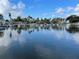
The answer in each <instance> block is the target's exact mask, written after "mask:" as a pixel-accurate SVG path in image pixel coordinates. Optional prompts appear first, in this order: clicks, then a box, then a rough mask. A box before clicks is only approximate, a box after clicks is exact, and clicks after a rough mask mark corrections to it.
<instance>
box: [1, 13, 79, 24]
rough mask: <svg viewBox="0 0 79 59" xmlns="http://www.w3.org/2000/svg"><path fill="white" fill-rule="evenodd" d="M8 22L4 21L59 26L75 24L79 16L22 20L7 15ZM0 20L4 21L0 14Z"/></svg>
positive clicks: (30, 17) (26, 18) (78, 20)
mask: <svg viewBox="0 0 79 59" xmlns="http://www.w3.org/2000/svg"><path fill="white" fill-rule="evenodd" d="M9 18H10V20H5V21H6V22H14V23H16V22H23V23H24V22H25V23H27V24H30V23H36V24H50V23H53V24H61V23H65V22H67V21H69V23H75V22H79V16H77V15H70V16H69V17H67V18H33V17H32V16H28V17H25V18H22V17H21V16H18V17H17V18H12V16H11V13H9ZM0 20H4V17H3V15H2V14H0Z"/></svg>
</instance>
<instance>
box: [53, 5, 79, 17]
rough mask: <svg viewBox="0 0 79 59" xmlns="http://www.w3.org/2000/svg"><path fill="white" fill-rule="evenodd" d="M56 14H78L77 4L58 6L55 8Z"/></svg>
mask: <svg viewBox="0 0 79 59" xmlns="http://www.w3.org/2000/svg"><path fill="white" fill-rule="evenodd" d="M54 14H55V15H56V16H62V17H63V16H64V17H67V16H69V15H78V16H79V4H77V5H75V6H67V7H64V8H62V7H60V8H56V10H55V13H54Z"/></svg>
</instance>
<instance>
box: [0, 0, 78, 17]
mask: <svg viewBox="0 0 79 59" xmlns="http://www.w3.org/2000/svg"><path fill="white" fill-rule="evenodd" d="M0 2H1V3H0V9H2V10H0V13H2V14H4V15H6V17H8V16H7V14H8V12H11V13H12V16H13V17H17V16H22V17H26V16H29V15H30V16H33V17H34V18H36V17H40V18H41V17H47V18H50V17H52V18H53V17H67V16H68V15H71V14H76V15H79V1H78V0H0ZM3 5H4V8H3Z"/></svg>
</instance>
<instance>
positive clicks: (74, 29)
mask: <svg viewBox="0 0 79 59" xmlns="http://www.w3.org/2000/svg"><path fill="white" fill-rule="evenodd" d="M66 30H67V31H68V32H69V33H77V32H79V26H76V25H70V26H69V28H67V29H66Z"/></svg>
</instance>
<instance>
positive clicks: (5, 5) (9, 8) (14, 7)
mask: <svg viewBox="0 0 79 59" xmlns="http://www.w3.org/2000/svg"><path fill="white" fill-rule="evenodd" d="M24 8H25V4H24V3H23V2H22V1H19V2H18V3H17V4H13V3H11V2H10V1H9V0H0V13H1V14H3V15H5V16H7V15H8V13H9V12H11V13H12V16H13V17H17V16H22V15H23V14H22V13H23V10H24Z"/></svg>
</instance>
